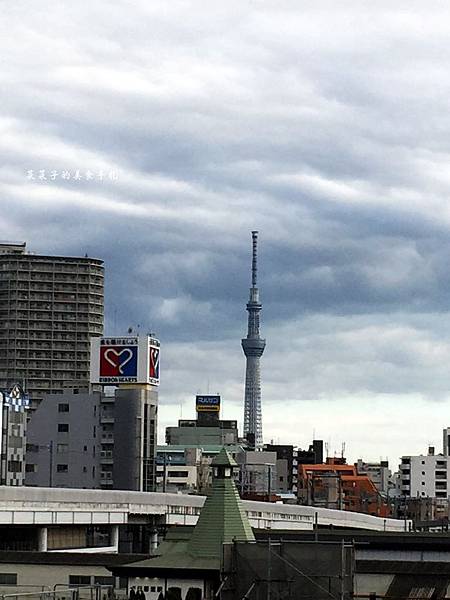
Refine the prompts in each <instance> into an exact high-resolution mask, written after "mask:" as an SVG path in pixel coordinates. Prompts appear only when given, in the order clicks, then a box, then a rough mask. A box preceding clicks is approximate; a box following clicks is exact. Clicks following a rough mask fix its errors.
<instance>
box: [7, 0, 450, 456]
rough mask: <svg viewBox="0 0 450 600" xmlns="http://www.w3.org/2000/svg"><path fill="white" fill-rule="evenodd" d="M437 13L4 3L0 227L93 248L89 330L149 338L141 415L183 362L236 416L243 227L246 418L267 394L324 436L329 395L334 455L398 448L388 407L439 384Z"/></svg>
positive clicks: (441, 47) (442, 277) (248, 5)
mask: <svg viewBox="0 0 450 600" xmlns="http://www.w3.org/2000/svg"><path fill="white" fill-rule="evenodd" d="M449 17H450V8H449V7H448V5H447V4H446V3H443V2H437V3H435V4H434V6H433V11H430V10H429V8H428V7H425V6H423V4H422V3H414V2H413V3H411V2H408V3H403V2H400V3H397V4H396V5H395V7H393V6H392V3H387V2H381V3H377V5H376V7H373V6H369V5H368V4H367V3H361V2H348V3H346V4H345V5H343V6H341V7H340V9H339V10H337V9H336V6H335V3H332V2H326V1H322V2H318V3H315V4H314V6H313V5H311V4H310V3H307V2H300V3H299V2H293V1H287V0H285V1H282V2H276V3H275V2H272V1H269V2H264V3H263V2H260V1H259V0H254V1H251V2H244V3H243V2H237V1H236V2H229V3H227V4H226V5H224V4H223V3H219V2H209V3H208V6H207V7H205V6H204V5H202V6H200V5H199V4H197V3H195V2H194V3H192V2H185V1H182V0H180V1H173V2H170V3H164V2H152V3H150V4H148V3H146V2H143V1H142V2H136V3H134V4H133V7H130V5H129V4H127V3H125V2H122V1H118V2H115V3H114V5H113V6H112V5H111V4H110V3H107V2H106V1H104V0H96V1H94V2H91V3H90V4H89V5H82V4H73V5H70V6H69V5H67V4H61V3H57V2H54V1H50V0H47V1H45V2H43V3H40V4H39V6H30V4H29V3H25V2H23V1H19V2H16V3H15V4H14V6H10V7H8V14H7V17H6V18H5V19H4V20H3V24H2V25H0V36H1V39H2V42H1V50H2V57H3V59H4V60H3V61H2V67H1V71H0V75H1V78H2V81H3V82H4V83H5V86H4V88H3V89H4V93H3V94H2V97H1V107H2V110H1V114H0V134H1V135H0V165H1V166H0V181H1V184H0V185H1V190H0V191H1V195H0V206H1V208H2V211H1V213H0V230H1V231H2V232H3V233H2V235H1V237H5V238H18V239H26V240H27V241H28V244H29V247H30V249H32V250H34V251H37V252H54V253H64V254H65V253H71V254H84V253H85V252H88V253H89V254H90V255H96V256H100V257H102V258H104V259H105V262H106V265H107V327H108V331H111V332H113V331H120V330H123V329H124V328H126V327H128V326H129V325H130V324H131V323H130V321H133V322H134V323H135V324H137V323H139V324H140V325H141V326H142V327H143V328H151V329H154V330H156V331H158V333H159V334H160V336H161V338H162V340H163V343H164V346H165V348H166V359H165V361H164V365H165V370H166V374H165V378H164V382H163V386H162V388H161V403H162V411H161V415H162V417H161V419H162V422H163V423H164V422H166V421H167V419H168V418H169V417H170V418H176V416H175V413H174V410H175V409H174V406H177V405H178V404H179V403H180V401H181V402H183V399H184V401H186V402H187V398H188V397H190V396H192V395H193V394H194V393H195V392H196V391H197V390H198V389H200V388H202V389H203V390H204V387H205V386H206V385H207V384H206V382H205V372H207V373H208V376H207V378H209V380H210V382H211V385H213V382H214V387H217V388H220V390H221V391H222V392H223V394H224V396H225V397H226V398H227V402H228V406H229V408H226V409H225V410H226V411H228V412H227V414H228V416H231V415H232V416H234V417H236V416H238V415H240V403H241V398H242V394H243V385H242V380H243V371H244V365H243V357H242V354H241V350H240V348H239V339H240V337H241V336H242V335H243V334H244V332H245V319H246V315H245V311H244V304H245V301H246V297H247V293H248V289H247V288H248V285H249V262H250V261H249V258H250V257H249V253H250V243H249V241H250V238H249V232H250V230H251V229H254V228H259V229H260V231H261V269H260V276H261V288H262V297H263V302H264V311H263V327H264V333H265V335H266V337H267V339H268V345H267V351H266V354H265V357H264V371H263V377H264V398H265V431H266V434H267V437H279V436H280V435H281V434H282V433H283V430H282V429H280V423H279V420H278V419H279V417H278V407H279V404H280V402H286V403H287V404H288V405H289V406H290V407H298V408H297V409H296V410H298V411H299V413H301V412H302V410H303V409H302V408H301V407H308V408H307V409H308V410H310V411H316V412H317V415H320V420H321V423H322V424H323V426H322V427H321V428H320V429H321V435H323V436H324V437H325V438H327V436H328V435H331V434H329V432H333V431H334V432H335V433H333V435H336V426H337V425H336V424H337V423H340V422H339V419H337V418H336V414H334V412H333V411H339V409H340V407H341V408H342V407H345V410H346V411H354V413H348V414H354V417H353V420H354V423H355V429H354V431H352V432H350V433H348V434H347V437H350V438H351V439H350V440H348V441H350V443H351V440H354V441H355V443H356V442H357V444H358V447H357V448H355V449H354V450H353V452H355V453H360V454H361V453H364V452H367V453H372V456H373V457H375V458H376V457H378V456H379V455H387V454H390V455H391V456H395V453H397V452H400V451H403V452H409V451H411V449H410V446H409V445H408V444H410V440H409V439H407V438H406V437H405V438H403V439H402V440H399V442H398V443H397V445H395V444H394V443H393V442H392V431H393V429H392V423H393V422H394V421H395V419H397V418H398V419H401V418H402V417H401V415H402V412H401V411H404V410H406V409H408V408H410V407H413V408H411V414H412V415H413V416H414V418H415V419H418V421H417V423H419V422H420V410H427V409H426V407H427V406H429V407H431V406H433V407H434V406H435V404H431V403H432V402H433V401H435V400H441V401H442V400H444V399H446V398H447V390H448V388H449V385H450V378H449V376H448V374H447V364H448V339H449V336H448V333H449V331H448V330H449V328H450V319H449V317H448V308H447V307H448V298H449V296H450V281H449V274H448V273H449V270H448V259H447V257H448V255H449V252H450V243H449V235H448V233H449V228H450V204H449V202H448V198H447V196H448V187H449V182H450V175H449V173H450V171H449V167H448V164H449V152H450V149H449V141H448V140H449V139H450V136H449V134H450V118H449V111H448V96H449V91H450V89H449V88H450V79H449V77H448V69H447V64H446V59H445V56H446V49H447V47H448V43H449V41H450V40H449V35H450V34H449V31H448V27H447V26H446V23H448V19H449ZM30 169H32V170H34V172H35V174H37V173H38V171H39V169H45V170H46V172H47V174H48V173H49V172H50V171H51V170H56V171H57V172H58V177H57V179H56V180H55V181H46V182H42V181H39V180H38V179H35V180H28V179H27V171H28V170H30ZM64 169H68V170H70V171H71V172H72V173H74V172H75V170H76V169H79V170H80V172H81V173H82V174H85V173H86V171H88V170H89V171H92V172H93V173H94V175H95V176H94V179H93V180H89V181H87V180H86V179H83V180H81V181H74V180H70V181H64V180H62V179H61V177H60V174H61V172H62V170H64ZM99 172H104V174H105V179H104V180H103V181H100V180H99V177H98V174H99ZM110 172H114V173H117V175H118V179H117V180H110V179H109V173H110ZM205 364H207V365H208V367H207V368H205ZM387 399H389V400H387ZM364 402H369V403H370V402H371V403H373V405H374V406H376V405H377V403H378V404H379V405H380V406H383V407H384V408H383V410H384V411H385V414H386V417H385V418H383V417H380V418H379V423H378V421H377V423H378V424H377V425H376V431H377V435H378V436H379V449H377V448H376V447H375V445H374V444H372V445H370V444H369V443H368V442H367V440H365V439H364V437H363V438H361V436H360V433H358V432H360V429H361V427H364V426H366V427H368V428H369V427H371V426H372V425H373V423H372V421H373V417H372V415H370V414H362V413H361V414H360V413H359V412H358V410H359V409H358V406H362V404H364ZM389 402H391V403H394V404H395V405H396V406H398V407H402V408H401V410H400V409H399V411H398V412H395V411H394V413H392V414H390V415H389V414H388V412H386V410H387V409H386V403H389ZM314 403H315V404H314ZM328 403H331V404H328ZM365 406H366V405H365ZM331 407H332V408H331ZM419 407H422V408H420V410H419ZM423 407H425V408H423ZM289 410H292V411H293V412H295V409H293V408H290V409H289ZM305 410H306V408H305ZM433 410H434V409H433ZM164 411H167V412H166V413H164ZM330 411H331V412H330ZM332 413H333V414H332ZM165 414H166V417H165V416H164V415H165ZM358 415H360V416H358ZM318 418H319V417H318ZM303 419H304V415H303V416H302V415H301V414H299V417H298V423H297V424H296V426H295V428H293V429H292V432H290V434H291V435H292V436H293V438H295V436H297V435H298V431H299V430H300V429H302V423H303V422H304V423H305V428H306V429H307V430H308V431H307V432H306V433H304V432H303V431H302V434H301V436H303V437H301V440H302V443H306V441H307V439H308V436H309V437H310V435H312V433H311V424H312V422H313V421H314V418H313V416H311V415H310V416H308V419H306V420H303ZM349 419H350V421H351V418H350V417H349ZM427 422H428V421H427ZM383 423H384V429H383ZM166 424H167V423H166ZM440 425H442V426H444V425H446V423H445V422H442V423H440V424H439V427H440ZM306 429H305V431H306ZM356 430H358V432H357V431H356ZM286 431H287V430H286ZM427 431H428V433H426V432H424V435H430V437H431V436H432V435H433V436H434V435H435V430H434V429H433V431H431V425H430V429H428V430H427ZM292 441H294V442H295V441H297V440H296V439H292ZM299 441H300V440H299ZM422 441H423V440H422ZM401 442H403V444H404V446H403V447H402V448H401ZM359 448H360V451H359ZM374 453H375V454H374Z"/></svg>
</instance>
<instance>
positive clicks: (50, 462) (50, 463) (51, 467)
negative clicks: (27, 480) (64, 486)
mask: <svg viewBox="0 0 450 600" xmlns="http://www.w3.org/2000/svg"><path fill="white" fill-rule="evenodd" d="M48 451H49V453H50V457H49V461H48V462H49V477H48V482H49V487H53V440H50V443H49V445H48Z"/></svg>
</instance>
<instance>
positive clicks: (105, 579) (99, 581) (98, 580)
mask: <svg viewBox="0 0 450 600" xmlns="http://www.w3.org/2000/svg"><path fill="white" fill-rule="evenodd" d="M94 584H96V585H114V584H115V578H114V577H113V576H108V575H97V576H95V577H94Z"/></svg>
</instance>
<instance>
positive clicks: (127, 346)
mask: <svg viewBox="0 0 450 600" xmlns="http://www.w3.org/2000/svg"><path fill="white" fill-rule="evenodd" d="M91 383H103V384H105V385H106V384H114V383H123V384H126V383H150V384H152V385H159V341H158V340H156V339H155V338H152V337H150V336H124V337H114V338H113V337H108V338H106V337H103V338H93V339H91Z"/></svg>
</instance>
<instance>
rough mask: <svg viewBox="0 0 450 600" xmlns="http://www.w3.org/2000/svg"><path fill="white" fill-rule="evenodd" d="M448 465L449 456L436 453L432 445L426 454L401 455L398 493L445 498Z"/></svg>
mask: <svg viewBox="0 0 450 600" xmlns="http://www.w3.org/2000/svg"><path fill="white" fill-rule="evenodd" d="M445 431H447V430H445ZM449 467H450V457H449V456H448V455H447V456H446V455H444V454H437V455H436V454H435V452H434V447H432V446H430V447H429V449H428V454H427V455H422V454H421V455H419V456H402V459H401V464H400V466H399V468H400V472H399V478H400V482H399V484H400V485H399V487H400V493H401V494H402V495H404V496H408V497H410V498H426V497H429V498H441V499H447V497H448V483H447V479H448V471H449Z"/></svg>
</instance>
